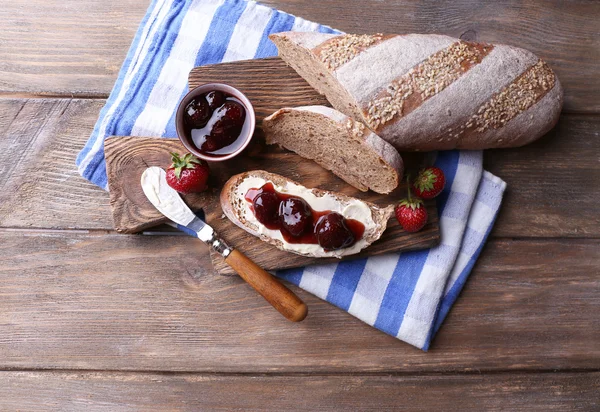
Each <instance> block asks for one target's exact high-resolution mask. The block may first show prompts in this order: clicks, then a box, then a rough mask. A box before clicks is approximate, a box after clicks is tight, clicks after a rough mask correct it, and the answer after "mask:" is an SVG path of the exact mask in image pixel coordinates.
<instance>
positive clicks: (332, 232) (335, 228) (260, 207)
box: [245, 182, 365, 251]
mask: <svg viewBox="0 0 600 412" xmlns="http://www.w3.org/2000/svg"><path fill="white" fill-rule="evenodd" d="M245 198H246V201H247V202H249V203H250V204H251V206H250V208H251V210H252V212H253V213H254V216H255V217H256V219H257V220H258V221H259V222H260V223H262V224H263V225H265V227H267V228H268V229H271V230H279V231H280V232H281V235H282V236H283V238H284V239H285V241H286V242H288V243H296V244H302V243H304V244H318V245H320V246H321V247H322V248H323V249H325V250H326V251H330V250H337V249H343V248H347V247H350V246H352V245H353V244H354V243H356V241H357V240H359V239H361V238H362V236H363V234H364V232H365V226H364V225H363V224H362V223H361V222H359V221H358V220H354V219H346V218H345V217H344V216H342V215H341V214H339V213H336V212H332V211H331V210H321V211H318V210H314V209H313V208H311V207H310V205H309V204H308V203H307V202H306V201H305V200H304V199H302V198H301V197H299V196H294V195H289V194H284V193H280V192H278V191H276V190H275V188H274V186H273V183H270V182H268V183H265V184H264V185H263V186H262V187H260V188H253V189H250V190H248V192H247V193H246V196H245Z"/></svg>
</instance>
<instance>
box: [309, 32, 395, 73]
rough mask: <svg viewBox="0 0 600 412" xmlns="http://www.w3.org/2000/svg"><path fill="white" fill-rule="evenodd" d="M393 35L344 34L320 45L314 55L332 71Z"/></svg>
mask: <svg viewBox="0 0 600 412" xmlns="http://www.w3.org/2000/svg"><path fill="white" fill-rule="evenodd" d="M391 37H393V36H392V35H383V34H381V33H379V34H372V35H371V34H342V35H340V36H336V37H333V38H332V39H330V40H327V41H326V42H324V43H323V44H321V45H319V46H318V47H317V48H316V49H315V50H314V53H315V54H316V55H317V57H319V59H320V60H321V61H322V62H323V64H324V65H325V66H326V67H327V68H328V69H329V70H331V71H333V70H335V69H337V68H338V67H340V66H342V65H343V64H346V63H348V62H349V61H350V60H352V59H353V58H354V57H356V56H357V55H358V54H359V53H361V52H363V51H365V50H366V49H368V48H369V47H371V46H374V45H376V44H378V43H380V42H382V41H383V40H386V39H389V38H391Z"/></svg>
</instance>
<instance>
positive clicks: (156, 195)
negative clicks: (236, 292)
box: [141, 166, 231, 257]
mask: <svg viewBox="0 0 600 412" xmlns="http://www.w3.org/2000/svg"><path fill="white" fill-rule="evenodd" d="M141 185H142V190H143V191H144V194H145V195H146V197H147V198H148V200H149V201H150V203H152V204H153V205H154V207H155V208H156V209H157V210H158V211H159V212H160V213H162V214H163V215H165V216H166V217H167V218H169V219H170V220H172V221H173V222H175V223H177V224H178V225H180V226H183V227H184V228H186V229H188V230H189V231H192V232H193V233H194V234H195V236H196V237H197V238H198V239H200V240H202V241H203V242H205V243H208V244H209V245H211V246H212V247H214V248H215V250H216V251H217V252H219V253H221V254H222V255H223V256H225V257H226V256H227V255H229V253H230V252H231V248H230V247H228V246H227V245H226V244H225V242H223V241H222V240H221V239H219V238H218V237H217V236H216V234H215V231H214V230H213V228H212V227H210V226H209V225H208V224H207V223H206V222H204V221H203V220H202V219H200V218H198V217H197V216H196V215H195V214H194V212H192V211H191V209H190V208H189V207H188V206H187V205H186V204H185V202H184V201H183V199H182V198H181V196H179V193H177V191H176V190H175V189H173V188H172V187H171V186H169V185H168V184H167V173H166V172H165V171H164V170H163V169H162V168H160V167H156V166H153V167H149V168H147V169H146V170H144V173H142V178H141Z"/></svg>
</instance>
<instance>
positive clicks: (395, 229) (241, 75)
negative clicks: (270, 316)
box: [104, 58, 439, 274]
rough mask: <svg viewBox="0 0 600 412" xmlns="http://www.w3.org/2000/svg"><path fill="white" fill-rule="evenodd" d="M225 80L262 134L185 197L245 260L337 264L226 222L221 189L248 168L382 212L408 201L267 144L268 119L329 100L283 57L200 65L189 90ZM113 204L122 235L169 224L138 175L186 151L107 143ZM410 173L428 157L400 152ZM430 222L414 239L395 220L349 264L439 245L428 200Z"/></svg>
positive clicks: (125, 141) (161, 144) (170, 143)
mask: <svg viewBox="0 0 600 412" xmlns="http://www.w3.org/2000/svg"><path fill="white" fill-rule="evenodd" d="M209 82H221V83H227V84H230V85H232V86H233V87H236V88H238V89H239V90H241V91H242V92H243V93H245V94H246V96H247V97H248V98H249V99H250V100H251V101H252V103H253V104H254V109H255V112H256V124H257V130H256V133H255V136H254V138H253V141H252V143H251V144H250V145H249V147H248V148H247V149H246V150H245V152H244V153H243V154H242V155H240V156H238V157H236V158H235V159H231V160H229V161H225V162H215V163H211V164H210V168H211V181H210V186H211V189H210V190H209V191H207V192H205V193H202V194H194V195H188V196H184V200H185V201H186V203H187V204H188V205H189V206H190V207H191V208H192V209H194V210H199V209H201V208H202V209H204V211H205V213H206V221H207V222H208V223H209V224H210V225H211V226H213V228H214V229H215V230H216V231H217V233H219V234H220V235H221V237H222V238H224V239H225V240H226V241H227V242H228V243H229V244H231V245H232V246H234V247H236V248H238V249H239V250H241V251H242V252H244V253H245V254H247V255H248V256H249V257H250V258H251V259H253V260H254V261H255V262H256V263H258V264H259V265H261V266H262V267H264V268H265V269H267V270H275V269H284V268H292V267H299V266H305V265H309V264H314V263H325V262H328V261H332V260H335V259H316V258H307V257H303V256H298V255H295V254H293V253H289V252H283V251H280V250H278V249H277V248H275V247H273V246H270V245H267V244H266V243H264V242H262V241H260V240H259V239H258V238H256V237H254V236H252V235H250V234H248V233H246V232H245V231H243V230H242V229H240V228H238V227H237V226H235V225H234V224H233V223H231V222H230V221H229V220H228V219H227V218H225V217H224V215H223V213H222V210H221V206H220V205H219V200H218V197H219V192H220V188H221V187H222V185H223V183H224V182H225V181H226V180H227V179H228V178H229V177H230V176H232V175H234V174H237V173H241V172H243V171H247V170H254V169H263V170H267V171H269V172H273V173H278V174H281V175H284V176H287V177H289V178H291V179H293V180H296V181H298V182H300V183H302V184H304V185H305V186H308V187H319V188H322V189H327V190H334V191H338V192H342V193H344V194H347V195H350V196H354V197H357V198H360V199H363V200H368V201H371V202H373V203H376V204H379V205H381V206H385V205H387V204H391V203H396V202H397V201H398V200H399V199H401V198H402V197H404V195H405V192H406V191H405V185H404V184H402V185H401V186H400V187H399V188H398V189H397V190H396V191H394V192H393V193H391V194H390V195H379V194H377V193H374V192H367V193H363V192H360V191H359V190H357V189H355V188H353V187H351V186H349V185H348V184H347V183H345V182H344V181H342V180H341V179H339V178H337V177H336V176H335V175H333V174H332V173H331V172H329V171H328V170H325V169H323V168H322V167H321V166H319V165H317V164H316V163H314V162H312V161H310V160H306V159H304V158H302V157H300V156H298V155H296V154H294V153H292V152H288V151H285V150H283V149H280V148H277V147H275V146H266V145H265V144H264V137H263V134H262V129H261V124H262V119H264V118H265V117H266V116H268V115H269V114H271V113H273V112H274V111H276V110H277V109H279V108H281V107H286V106H292V107H293V106H302V105H310V104H322V105H327V106H329V103H328V102H327V100H325V98H324V97H322V96H321V95H319V94H318V93H317V92H316V91H315V90H314V89H312V88H311V87H310V86H309V85H308V84H307V83H306V82H305V81H304V80H303V79H302V78H301V77H300V76H298V75H297V74H296V72H295V71H294V70H292V69H291V68H289V67H287V66H286V65H285V63H284V62H283V61H282V60H280V59H279V58H269V59H262V60H248V61H241V62H234V63H222V64H217V65H211V66H203V67H197V68H195V69H193V70H192V71H191V73H190V77H189V84H190V89H191V88H193V87H196V86H198V85H200V84H203V83H209ZM104 150H105V156H106V167H107V174H108V185H109V190H110V203H111V206H112V209H113V219H114V224H115V228H116V230H117V231H119V232H122V233H135V232H139V231H141V230H143V229H146V228H149V227H152V226H156V225H158V224H160V223H164V222H165V220H166V219H165V218H164V217H163V216H162V215H161V214H160V213H159V212H158V211H157V210H156V209H154V207H153V206H152V204H150V202H149V201H148V200H147V199H146V197H145V196H144V193H143V191H142V189H141V187H140V184H139V182H140V177H141V174H142V172H143V171H144V169H145V168H146V167H149V166H161V167H164V168H166V167H168V166H169V163H170V155H169V152H172V151H176V152H180V153H181V152H185V149H184V147H183V145H181V143H180V142H179V140H177V139H160V138H147V137H118V136H117V137H110V138H108V139H106V142H105V144H104ZM403 158H404V161H405V164H406V167H407V169H409V170H410V169H411V168H413V169H416V168H418V167H420V166H421V164H422V163H423V156H422V155H420V154H415V153H407V154H403ZM426 205H427V210H428V213H429V216H430V219H429V222H428V224H427V225H426V226H425V228H424V229H423V230H422V231H420V232H418V233H414V234H410V233H407V232H405V231H403V230H402V228H401V227H400V226H399V225H398V223H397V222H396V220H395V219H391V220H390V223H389V226H388V229H387V230H386V232H385V233H384V235H383V236H382V238H381V239H380V240H378V241H377V242H375V243H374V244H373V245H371V246H370V247H368V248H367V249H366V250H365V251H364V252H363V253H362V254H360V255H356V256H349V257H348V258H347V259H350V258H356V257H362V256H367V255H368V256H370V255H376V254H381V253H387V252H397V251H402V250H412V249H422V248H428V247H432V246H434V245H436V244H437V243H438V242H439V225H438V217H437V210H436V207H435V203H434V202H428V203H427V204H426ZM211 258H212V260H213V264H214V267H215V269H216V271H217V272H219V273H221V274H229V273H233V271H232V270H231V269H230V268H229V266H227V265H226V264H225V262H224V261H223V259H222V258H221V257H220V256H219V255H218V254H216V253H211Z"/></svg>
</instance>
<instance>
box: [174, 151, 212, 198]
mask: <svg viewBox="0 0 600 412" xmlns="http://www.w3.org/2000/svg"><path fill="white" fill-rule="evenodd" d="M171 161H172V162H173V164H171V166H170V167H169V168H168V169H167V184H168V185H169V186H171V187H172V188H173V189H175V190H177V191H178V192H179V193H183V194H187V193H192V192H203V191H204V190H206V188H207V187H208V175H209V169H208V164H207V163H206V162H205V161H203V160H200V159H198V158H197V157H196V156H194V155H193V154H191V153H187V154H186V155H185V156H183V157H181V156H180V155H179V154H177V153H171Z"/></svg>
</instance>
